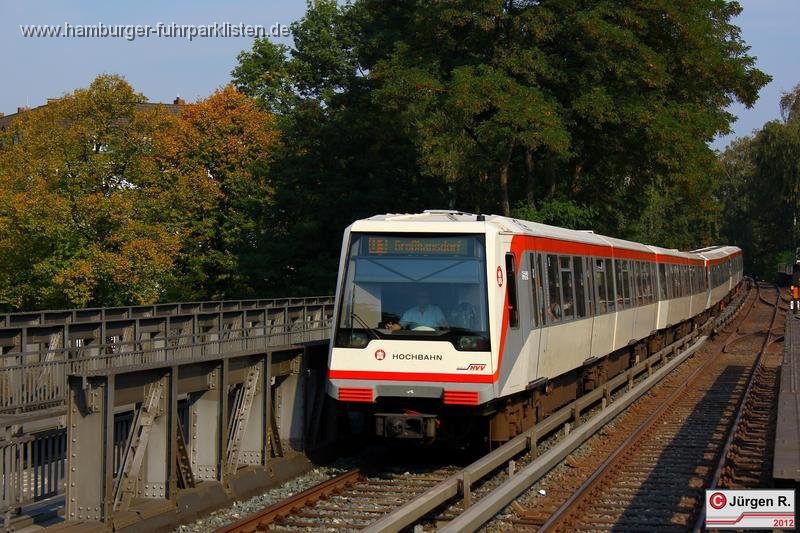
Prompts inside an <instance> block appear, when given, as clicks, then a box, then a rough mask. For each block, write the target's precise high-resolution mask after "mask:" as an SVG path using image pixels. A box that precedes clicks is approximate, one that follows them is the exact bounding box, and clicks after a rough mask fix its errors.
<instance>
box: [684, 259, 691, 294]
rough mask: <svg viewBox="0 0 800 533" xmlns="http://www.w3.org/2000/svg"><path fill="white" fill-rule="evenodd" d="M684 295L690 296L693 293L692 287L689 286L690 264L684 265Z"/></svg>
mask: <svg viewBox="0 0 800 533" xmlns="http://www.w3.org/2000/svg"><path fill="white" fill-rule="evenodd" d="M682 270H683V287H684V289H683V291H684V292H683V295H684V296H689V295H690V294H692V290H691V287H690V286H689V265H683V268H682Z"/></svg>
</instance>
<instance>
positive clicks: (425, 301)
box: [335, 233, 489, 351]
mask: <svg viewBox="0 0 800 533" xmlns="http://www.w3.org/2000/svg"><path fill="white" fill-rule="evenodd" d="M339 311H340V312H339V320H338V324H337V329H336V337H335V346H338V347H346V348H363V347H365V346H366V345H367V344H368V343H369V341H370V340H372V339H408V340H442V341H450V342H452V343H453V345H454V346H455V347H456V349H458V350H466V351H488V350H489V314H488V310H487V293H486V246H485V243H484V237H483V235H452V234H447V235H431V234H424V235H408V234H405V233H404V234H367V233H353V234H351V239H350V247H349V250H348V254H347V264H346V271H345V273H344V287H343V289H342V294H341V304H340V309H339Z"/></svg>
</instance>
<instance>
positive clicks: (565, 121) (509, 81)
mask: <svg viewBox="0 0 800 533" xmlns="http://www.w3.org/2000/svg"><path fill="white" fill-rule="evenodd" d="M358 4H360V5H362V6H363V9H364V10H365V11H366V12H367V13H368V16H367V20H368V21H369V24H367V25H365V31H366V32H367V36H366V39H365V40H366V45H364V46H365V48H367V49H368V51H367V53H366V54H365V55H366V56H367V57H370V58H372V63H368V64H367V67H368V68H369V70H370V72H371V73H372V76H373V77H374V78H375V79H376V80H377V81H379V82H380V84H379V87H378V88H377V90H376V99H378V100H379V101H380V102H382V103H384V104H385V105H386V106H387V107H389V108H390V109H397V110H399V111H400V112H401V113H402V116H403V117H404V122H405V124H406V125H407V126H408V128H409V131H410V132H411V134H412V135H413V138H414V140H415V143H416V145H417V148H418V151H419V158H420V164H421V167H422V169H423V171H424V172H426V173H428V174H432V175H436V176H441V177H444V178H447V179H457V178H462V179H463V177H464V176H465V175H470V176H471V177H472V182H473V183H476V182H480V181H481V180H482V179H485V178H486V177H487V175H488V176H490V177H491V179H493V180H497V182H498V185H499V186H498V191H499V197H498V204H499V207H500V209H501V210H502V211H503V212H504V213H507V212H508V208H509V207H510V205H513V204H516V203H517V202H518V201H524V202H526V203H528V204H532V205H533V207H534V208H536V204H537V203H538V202H549V201H550V200H551V199H562V200H565V201H574V202H576V203H577V204H578V205H589V206H594V207H596V208H597V213H598V217H597V223H598V226H599V228H598V229H603V230H607V231H611V232H612V233H617V234H625V233H626V232H629V231H630V229H631V226H630V225H631V224H632V223H634V222H636V220H637V219H638V217H639V216H640V215H641V214H642V212H643V211H644V210H645V209H646V207H647V202H646V199H647V197H648V195H647V193H646V191H647V190H648V188H649V187H650V186H651V185H653V184H657V182H656V180H658V182H659V183H661V184H664V183H666V182H667V181H668V180H672V179H674V178H673V177H676V176H683V177H684V178H686V177H688V176H690V175H692V176H698V175H702V173H703V172H709V171H711V170H713V164H714V158H713V157H711V156H712V152H711V151H710V149H709V148H708V147H707V144H706V143H707V142H708V141H709V140H711V139H712V138H713V137H714V136H715V135H716V134H717V133H719V132H726V131H727V130H728V128H729V124H730V121H731V120H732V117H731V115H730V114H729V113H728V112H727V111H726V107H727V105H728V104H730V103H731V102H732V101H734V100H738V101H741V102H744V103H746V104H747V105H751V104H752V103H753V102H754V101H755V98H756V96H757V93H758V89H759V88H760V87H761V86H763V85H764V84H765V83H766V82H767V81H768V79H769V77H768V76H766V75H765V74H764V73H762V72H761V71H759V70H758V69H756V68H755V67H754V59H753V58H752V57H751V56H749V55H748V54H747V47H746V46H745V44H744V43H743V42H742V41H741V38H740V34H739V30H738V28H737V27H736V26H735V25H734V24H732V22H731V20H732V18H733V17H735V15H736V14H738V12H739V11H740V9H741V7H740V6H739V4H738V3H736V2H725V1H721V0H703V1H693V2H689V1H682V2H667V1H658V2H652V1H649V0H648V1H646V2H645V1H640V2H632V3H631V2H628V3H627V4H626V5H625V6H620V5H619V3H618V2H613V1H610V0H608V1H603V0H595V1H577V0H573V1H570V0H568V1H563V0H542V1H514V0H505V1H503V0H494V1H490V2H476V1H472V0H462V1H457V2H449V3H444V4H441V3H440V4H435V5H430V4H429V3H426V2H407V3H403V4H401V5H397V4H395V3H393V2H384V1H379V0H374V1H364V2H360V3H358ZM381 51H385V52H383V53H381ZM702 165H705V166H702ZM709 165H711V166H709ZM678 189H685V190H687V191H688V190H690V189H691V188H688V189H687V188H686V187H683V188H681V187H678ZM620 212H623V215H620Z"/></svg>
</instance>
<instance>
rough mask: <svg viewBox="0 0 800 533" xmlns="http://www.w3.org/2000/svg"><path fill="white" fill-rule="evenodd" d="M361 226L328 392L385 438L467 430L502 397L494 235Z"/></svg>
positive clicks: (351, 250)
mask: <svg viewBox="0 0 800 533" xmlns="http://www.w3.org/2000/svg"><path fill="white" fill-rule="evenodd" d="M473 220H474V218H473ZM465 224H466V226H469V227H472V228H476V227H480V228H481V229H483V227H484V224H483V223H475V222H472V223H465ZM465 224H459V223H450V224H448V226H457V227H459V229H465V228H464V226H465ZM387 225H388V224H387V223H386V222H384V223H382V224H380V225H379V226H378V227H386V226H387ZM434 226H435V225H434ZM358 227H359V223H356V224H354V225H353V226H352V228H353V231H348V232H346V236H345V250H343V252H342V264H341V267H340V272H339V284H338V285H339V286H338V288H337V315H336V316H335V326H334V333H333V339H332V341H331V351H330V357H329V361H328V363H329V379H328V384H327V391H328V394H329V395H330V396H332V397H333V398H336V399H338V400H340V401H341V402H346V403H347V410H348V413H349V415H350V416H351V418H356V419H360V420H361V422H362V423H364V424H367V426H366V428H365V429H366V430H367V431H369V432H371V433H374V434H376V435H378V436H379V437H385V438H389V439H413V440H417V441H420V442H424V443H430V442H433V441H434V440H435V439H437V440H447V441H450V440H461V439H465V438H468V437H469V436H470V434H474V433H476V432H477V431H479V430H480V428H476V427H475V426H476V425H477V424H478V422H477V420H479V419H480V417H479V415H480V409H481V407H480V406H482V405H484V404H485V403H486V402H487V401H489V400H491V399H492V398H493V397H494V385H493V371H494V368H493V357H492V339H491V336H490V331H491V329H492V328H490V313H489V306H488V301H489V298H488V293H487V273H488V271H487V253H486V250H487V246H486V235H485V234H484V233H463V232H462V233H444V232H442V233H410V232H389V231H357V228H358ZM361 227H367V228H370V227H371V226H370V224H368V221H363V222H362V223H361ZM430 227H431V226H430V225H426V228H430ZM490 256H491V254H490Z"/></svg>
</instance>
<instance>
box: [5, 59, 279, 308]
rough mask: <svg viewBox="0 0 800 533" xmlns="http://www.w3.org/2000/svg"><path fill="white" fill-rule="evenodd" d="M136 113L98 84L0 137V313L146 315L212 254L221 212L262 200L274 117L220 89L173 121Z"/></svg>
mask: <svg viewBox="0 0 800 533" xmlns="http://www.w3.org/2000/svg"><path fill="white" fill-rule="evenodd" d="M143 101H144V97H143V96H142V95H140V94H137V93H135V92H134V91H133V89H132V88H131V87H130V86H129V85H128V84H127V83H126V82H125V81H124V80H123V79H122V78H120V77H118V76H106V75H103V76H99V77H98V78H97V79H96V80H95V81H94V82H93V83H92V84H91V85H90V86H89V87H88V88H86V89H78V90H76V91H75V92H73V93H71V94H68V95H65V96H63V97H62V98H60V99H58V100H56V101H51V102H50V103H49V104H48V105H47V106H43V107H41V108H37V109H35V110H32V111H29V112H26V113H23V114H21V115H20V116H19V117H18V118H17V120H15V121H14V122H13V123H12V124H11V126H10V128H9V129H8V130H7V131H6V132H0V136H1V137H0V307H2V306H5V307H13V308H20V307H22V308H36V307H39V308H41V307H74V306H79V307H80V306H86V305H126V304H147V303H153V302H157V301H159V300H160V299H162V298H163V297H164V295H165V294H166V291H167V290H168V289H169V287H170V286H175V285H176V284H180V283H181V279H182V276H185V275H186V273H185V271H192V269H196V268H197V265H205V264H207V263H211V262H212V260H209V259H208V258H203V257H197V256H198V253H200V254H208V255H209V257H213V256H214V254H219V252H220V251H219V250H214V249H212V247H211V246H210V239H212V238H213V236H214V235H215V232H217V231H219V230H218V226H219V225H220V221H222V222H223V223H224V222H225V221H226V220H228V216H227V212H226V211H223V207H224V206H225V205H235V202H236V201H239V202H243V201H251V199H250V198H248V195H249V194H252V193H253V192H254V191H255V192H256V193H258V194H260V193H263V192H264V191H270V189H269V188H268V187H266V188H265V185H266V184H265V183H264V181H263V177H262V176H263V173H262V174H257V170H256V169H258V168H259V167H261V168H263V167H264V166H266V165H267V164H268V163H269V161H270V160H271V156H272V153H273V151H274V147H275V146H276V143H277V139H278V133H277V128H276V124H275V118H274V117H273V116H272V115H270V114H268V113H265V112H263V111H261V110H260V109H259V108H258V107H257V106H256V105H255V104H254V103H253V101H252V100H251V99H250V98H248V97H246V96H244V95H242V94H240V93H238V92H237V91H235V90H234V89H233V88H232V87H225V88H222V89H220V90H218V91H217V92H215V93H214V94H213V95H211V96H210V97H209V98H207V99H205V100H202V101H199V102H197V103H195V104H191V105H188V106H184V107H182V109H181V110H182V114H181V116H175V115H174V114H171V113H170V112H169V110H168V109H167V108H165V107H163V106H148V107H147V108H143V107H141V106H140V107H137V105H138V104H139V103H141V102H143ZM232 179H233V180H234V181H235V182H236V186H235V187H229V186H225V183H226V180H232ZM270 194H271V193H270ZM237 195H239V196H242V197H237ZM239 209H240V208H238V207H236V208H233V209H232V210H231V212H232V213H238V211H237V210H239ZM235 223H236V224H247V223H249V222H248V220H247V219H246V218H242V219H241V220H237V221H236V222H235ZM234 229H235V228H234ZM234 229H229V230H228V231H229V233H230V234H232V235H235V234H236V232H235V231H234ZM225 245H227V243H222V246H225ZM223 251H224V253H228V252H227V250H224V249H223ZM187 261H189V262H191V261H194V263H193V264H192V266H187V265H186V264H185V263H186V262H187ZM230 268H232V269H236V268H237V265H236V262H235V261H234V262H233V263H232V264H231V265H230ZM192 275H196V274H194V273H193V274H192ZM220 275H222V274H220ZM183 290H189V291H193V294H196V293H197V292H202V291H203V290H204V289H203V287H199V288H197V287H186V288H185V289H183Z"/></svg>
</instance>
